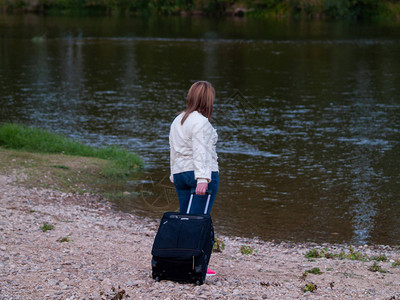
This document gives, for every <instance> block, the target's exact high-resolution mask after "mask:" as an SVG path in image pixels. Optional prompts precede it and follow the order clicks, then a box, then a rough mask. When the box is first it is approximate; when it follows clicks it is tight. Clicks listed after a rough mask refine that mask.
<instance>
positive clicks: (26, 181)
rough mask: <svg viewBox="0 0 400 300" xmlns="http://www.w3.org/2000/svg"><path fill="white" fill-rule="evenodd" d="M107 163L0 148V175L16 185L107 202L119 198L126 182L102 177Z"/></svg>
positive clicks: (89, 158) (90, 158)
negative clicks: (86, 196) (87, 195)
mask: <svg viewBox="0 0 400 300" xmlns="http://www.w3.org/2000/svg"><path fill="white" fill-rule="evenodd" d="M107 164H108V162H107V161H106V160H104V159H100V158H93V157H82V156H72V155H65V154H48V153H34V152H27V151H22V150H14V149H5V148H3V147H0V175H5V176H10V177H12V179H13V181H14V182H15V183H17V184H21V185H23V186H25V187H27V188H46V189H51V190H57V191H61V192H65V193H78V194H84V193H90V194H98V195H100V196H102V197H104V198H105V199H108V200H112V199H116V198H123V197H124V195H123V192H122V191H124V188H125V187H126V186H125V184H126V180H123V179H110V178H108V177H106V176H105V175H104V174H103V172H102V170H103V169H104V168H106V167H107ZM131 179H133V180H134V179H135V175H133V176H132V177H131ZM119 190H121V191H120V192H119ZM131 193H132V192H131Z"/></svg>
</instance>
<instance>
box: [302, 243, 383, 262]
mask: <svg viewBox="0 0 400 300" xmlns="http://www.w3.org/2000/svg"><path fill="white" fill-rule="evenodd" d="M305 257H306V258H308V259H309V260H312V259H314V258H330V259H334V258H338V259H350V260H360V261H370V260H378V261H386V260H387V257H386V256H385V255H380V256H377V257H368V255H365V254H362V253H361V252H359V251H356V250H355V249H354V247H353V246H350V247H349V251H341V252H340V253H331V252H328V250H327V249H326V248H324V249H320V250H318V249H312V250H309V251H308V252H307V253H306V254H305Z"/></svg>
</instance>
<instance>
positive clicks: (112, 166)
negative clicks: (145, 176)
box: [0, 123, 144, 179]
mask: <svg viewBox="0 0 400 300" xmlns="http://www.w3.org/2000/svg"><path fill="white" fill-rule="evenodd" d="M0 146H1V147H3V148H5V149H14V150H22V151H26V152H33V153H47V154H64V155H71V156H81V157H92V158H98V159H103V160H105V161H106V163H105V164H103V166H102V169H101V171H100V172H101V174H102V175H103V176H104V177H107V178H110V179H118V178H126V177H128V176H131V175H132V174H134V173H135V172H137V171H139V170H141V169H143V167H144V163H143V161H142V159H141V158H140V157H139V156H138V155H136V154H134V153H131V152H129V151H127V150H124V149H122V148H120V147H117V146H109V147H102V148H94V147H91V146H89V145H85V144H83V143H81V142H79V141H75V140H72V139H70V138H67V137H65V136H62V135H59V134H55V133H53V132H50V131H48V130H44V129H40V128H34V127H28V126H25V125H21V124H13V123H4V124H2V125H0Z"/></svg>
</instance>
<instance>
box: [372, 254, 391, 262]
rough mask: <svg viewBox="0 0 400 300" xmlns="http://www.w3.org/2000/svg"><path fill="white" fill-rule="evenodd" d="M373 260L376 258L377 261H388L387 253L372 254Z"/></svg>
mask: <svg viewBox="0 0 400 300" xmlns="http://www.w3.org/2000/svg"><path fill="white" fill-rule="evenodd" d="M371 260H376V261H388V258H387V257H386V255H385V254H381V255H379V256H371Z"/></svg>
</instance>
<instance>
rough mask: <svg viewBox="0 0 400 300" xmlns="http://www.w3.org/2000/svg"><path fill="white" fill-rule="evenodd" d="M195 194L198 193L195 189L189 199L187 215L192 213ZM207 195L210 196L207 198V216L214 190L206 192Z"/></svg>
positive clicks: (205, 212)
mask: <svg viewBox="0 0 400 300" xmlns="http://www.w3.org/2000/svg"><path fill="white" fill-rule="evenodd" d="M195 193H196V189H195V188H193V189H191V190H190V199H189V205H188V208H187V210H186V214H189V213H190V209H191V208H192V202H193V196H194V194H195ZM206 194H207V195H208V197H207V203H206V207H205V208H204V214H207V211H208V206H209V205H210V198H211V194H212V190H210V189H208V190H207V191H206Z"/></svg>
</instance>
